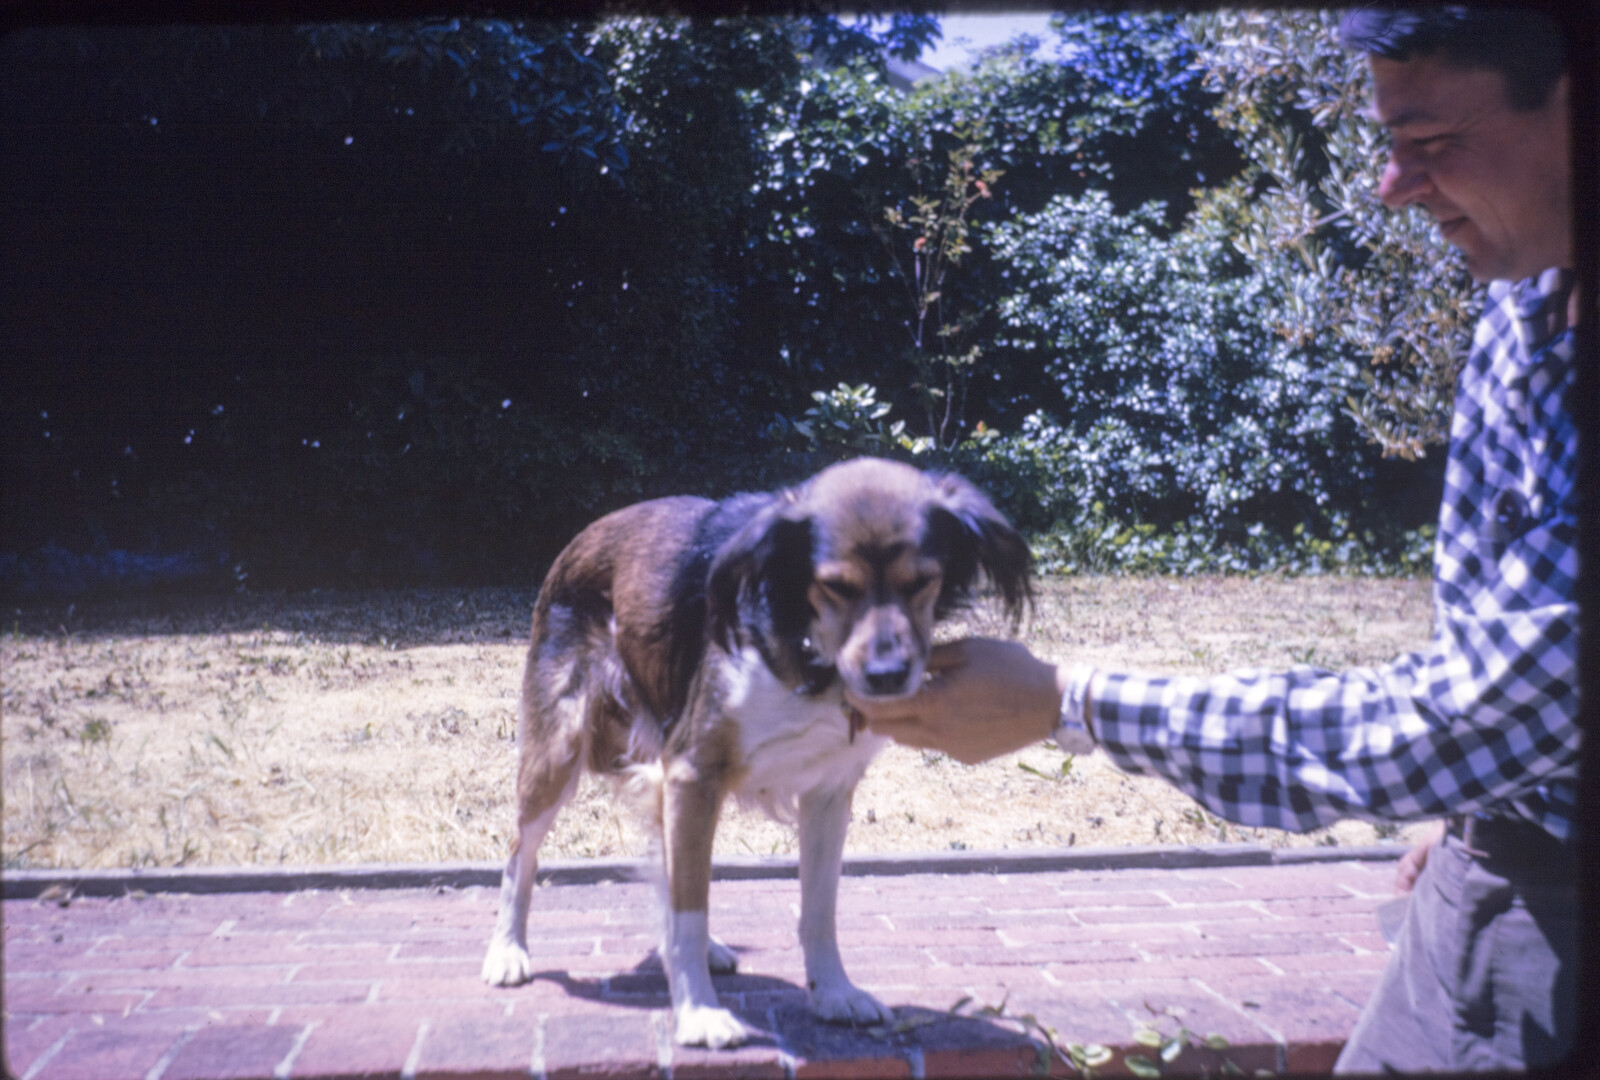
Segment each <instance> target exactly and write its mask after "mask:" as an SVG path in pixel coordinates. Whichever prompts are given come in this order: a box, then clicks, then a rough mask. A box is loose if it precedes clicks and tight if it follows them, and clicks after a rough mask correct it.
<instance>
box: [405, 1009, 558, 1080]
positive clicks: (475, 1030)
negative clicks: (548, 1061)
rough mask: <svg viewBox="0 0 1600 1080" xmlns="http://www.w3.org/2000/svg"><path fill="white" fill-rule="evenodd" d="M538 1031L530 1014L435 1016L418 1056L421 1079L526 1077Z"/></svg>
mask: <svg viewBox="0 0 1600 1080" xmlns="http://www.w3.org/2000/svg"><path fill="white" fill-rule="evenodd" d="M538 1034H539V1029H538V1024H537V1021H536V1020H535V1019H534V1018H530V1017H521V1016H517V1017H512V1016H481V1015H479V1016H470V1015H469V1016H462V1015H445V1016H443V1017H439V1018H437V1019H434V1020H431V1021H430V1022H429V1026H428V1031H427V1033H426V1034H425V1035H424V1036H423V1037H422V1045H421V1049H420V1053H419V1055H418V1058H417V1072H416V1075H417V1080H427V1078H430V1077H434V1078H444V1077H451V1078H457V1077H465V1076H470V1077H474V1078H489V1077H517V1078H519V1080H523V1078H526V1077H527V1075H528V1070H529V1068H530V1066H531V1064H532V1062H533V1052H534V1049H535V1046H536V1043H537V1040H538ZM408 1052H409V1050H408Z"/></svg>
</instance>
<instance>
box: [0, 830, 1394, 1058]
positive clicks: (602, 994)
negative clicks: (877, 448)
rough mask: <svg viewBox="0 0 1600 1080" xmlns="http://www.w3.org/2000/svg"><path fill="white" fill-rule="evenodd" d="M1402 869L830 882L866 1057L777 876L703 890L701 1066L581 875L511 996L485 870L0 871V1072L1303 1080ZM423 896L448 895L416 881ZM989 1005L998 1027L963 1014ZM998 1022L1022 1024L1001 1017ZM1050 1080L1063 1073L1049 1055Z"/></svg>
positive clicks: (783, 872) (1265, 864) (645, 895)
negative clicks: (1153, 1067)
mask: <svg viewBox="0 0 1600 1080" xmlns="http://www.w3.org/2000/svg"><path fill="white" fill-rule="evenodd" d="M1399 850H1400V849H1399V848H1395V849H1360V850H1350V849H1345V850H1343V851H1340V850H1338V849H1316V850H1311V851H1308V850H1305V849H1301V850H1300V852H1298V853H1289V854H1288V855H1285V854H1284V853H1278V854H1277V856H1276V857H1275V856H1274V853H1272V852H1268V851H1267V850H1266V849H1261V848H1248V847H1245V846H1242V845H1241V846H1239V847H1237V848H1233V849H1227V850H1218V849H1170V848H1169V849H1159V850H1158V849H1147V850H1145V851H1144V852H1139V851H1135V852H1103V853H1095V852H1082V851H1074V852H1071V853H1069V854H1067V855H1063V856H1061V857H1057V858H1053V859H1052V858H1034V859H1031V860H1030V859H1028V858H1020V857H1016V856H1014V855H1011V854H1010V853H1006V854H1004V855H1001V856H992V857H991V856H983V855H970V856H962V857H959V858H956V859H951V860H922V861H920V862H919V861H917V860H915V859H912V860H892V859H891V860H859V861H856V862H854V863H853V865H852V866H851V867H850V868H849V869H850V874H849V876H847V877H846V878H845V880H844V882H843V885H842V887H841V893H840V928H839V929H840V940H841V946H842V949H843V952H844V957H845V962H846V965H847V966H848V968H849V970H850V972H851V974H852V976H853V977H854V978H855V980H856V981H857V982H858V983H859V984H861V985H862V986H864V987H865V988H867V989H869V990H871V991H873V992H874V993H876V994H878V995H879V996H880V997H881V998H883V1000H884V1001H885V1002H887V1003H889V1004H891V1005H893V1006H895V1007H896V1012H897V1016H898V1017H899V1021H900V1022H899V1023H898V1024H897V1025H895V1027H894V1028H893V1029H889V1030H865V1029H861V1030H852V1029H850V1028H837V1027H830V1026H827V1025H823V1024H820V1023H818V1022H816V1021H815V1020H813V1019H812V1018H811V1017H810V1015H809V1013H808V1012H807V1010H806V1007H805V992H804V990H803V980H804V976H803V972H802V966H801V961H800V953H799V949H798V946H797V944H796V942H795V937H794V925H795V921H796V918H797V914H798V902H799V895H798V886H797V884H796V882H795V881H794V880H793V879H792V876H789V875H792V865H789V866H785V865H784V864H781V863H771V862H760V861H757V860H750V861H748V862H744V863H735V864H730V865H728V866H726V867H723V868H722V876H723V877H724V878H731V879H732V880H721V881H719V882H718V883H717V884H716V885H715V886H714V887H713V889H712V895H711V902H712V914H711V920H712V929H713V931H714V932H716V933H717V934H718V935H719V936H721V937H722V938H723V939H724V940H726V941H727V942H728V943H729V944H730V945H732V946H734V947H735V948H736V949H737V950H739V952H740V953H741V965H740V972H739V974H737V975H732V976H727V977H719V978H717V980H716V983H717V986H718V989H719V991H720V993H721V995H722V998H723V1001H724V1003H726V1004H728V1005H729V1006H730V1007H732V1008H734V1009H735V1010H736V1011H738V1012H739V1013H740V1014H741V1015H742V1016H743V1017H744V1018H745V1019H746V1020H747V1021H749V1022H750V1023H751V1024H753V1025H755V1026H756V1027H759V1028H760V1029H762V1030H763V1031H764V1032H766V1033H767V1035H766V1037H764V1038H763V1039H762V1040H760V1041H759V1042H757V1043H756V1044H754V1045H751V1046H746V1047H743V1048H741V1049H738V1050H733V1051H721V1052H707V1051H704V1050H691V1049H685V1048H682V1047H677V1046H674V1045H673V1044H672V1041H671V1038H670V1025H669V1023H668V1020H669V1012H668V999H667V991H666V985H665V981H664V980H663V978H662V976H661V969H660V966H659V964H658V963H657V962H655V960H654V959H653V958H651V957H650V956H649V950H650V947H651V944H652V941H651V932H652V931H651V927H652V919H651V908H650V896H649V890H648V889H647V887H646V886H644V885H640V884H635V883H627V882H616V881H609V880H601V881H598V882H596V881H593V880H592V879H593V878H595V877H602V878H604V877H606V876H607V873H608V872H609V871H608V870H607V868H606V867H604V866H602V867H600V868H599V869H598V870H597V869H595V868H594V867H593V866H591V867H589V868H588V869H585V868H583V867H578V866H570V867H569V868H567V869H566V870H565V871H562V870H561V869H560V868H557V871H558V872H557V873H556V875H555V877H556V878H557V880H558V881H559V880H563V879H564V880H566V881H569V882H572V881H583V880H584V879H586V878H587V879H591V880H589V881H588V883H559V884H552V885H548V886H546V887H543V888H541V889H540V890H539V891H538V892H537V893H536V894H535V899H534V914H533V919H532V923H531V926H530V937H531V938H532V949H531V951H532V952H533V953H534V956H535V960H536V963H537V966H538V969H539V973H538V975H537V977H536V978H535V979H534V981H533V982H531V983H529V984H528V985H526V986H523V987H520V988H517V989H512V990H503V989H491V988H490V987H487V986H485V985H484V984H482V983H481V982H479V981H478V964H479V961H480V959H481V952H482V949H483V946H484V943H485V941H486V940H487V936H488V933H489V929H490V927H491V925H492V923H493V920H494V906H495V900H496V896H495V889H494V888H493V887H492V886H491V885H489V884H488V882H489V881H490V880H491V879H492V877H493V873H492V870H491V869H490V868H487V867H481V866H480V867H470V868H433V869H434V870H436V871H437V872H436V873H431V874H430V868H405V869H400V870H395V871H394V872H393V873H391V874H389V875H388V876H385V875H384V873H382V872H378V873H373V872H371V871H370V870H368V871H363V870H362V868H348V869H346V870H343V871H340V870H329V871H327V872H326V873H324V874H322V875H320V876H319V875H306V874H303V873H299V872H296V871H290V872H287V873H280V874H279V875H278V876H274V875H273V874H271V873H267V874H265V875H262V874H253V873H246V872H241V873H238V874H233V875H229V874H222V875H206V874H200V875H187V876H185V875H183V874H181V873H180V874H176V875H165V876H164V875H159V874H152V875H144V876H142V877H141V878H139V879H138V880H136V881H130V880H129V879H128V878H127V877H126V876H125V875H124V876H117V875H92V874H91V875H80V876H78V877H77V878H76V879H73V878H72V876H71V875H56V877H57V878H60V879H62V880H72V881H73V884H72V886H71V889H72V892H71V895H70V896H69V895H64V894H66V893H67V892H68V890H67V889H63V888H60V887H58V888H56V889H54V890H53V891H49V892H46V893H45V895H44V896H39V895H38V894H39V893H40V892H41V890H44V889H45V888H46V887H47V886H48V885H49V884H50V883H51V881H52V877H51V875H48V874H43V873H31V874H25V875H19V874H11V875H7V878H6V881H5V885H6V895H7V897H8V899H7V900H6V901H5V905H4V910H5V916H4V918H5V953H4V961H5V981H4V992H5V1050H6V1055H7V1061H8V1065H9V1074H10V1075H12V1076H16V1077H20V1078H22V1080H50V1078H58V1077H60V1078H65V1077H111V1078H123V1077H142V1078H146V1080H187V1078H197V1077H205V1078H223V1077H294V1078H299V1077H356V1076H399V1077H418V1078H422V1077H500V1076H506V1077H511V1076H516V1077H528V1076H533V1077H548V1078H550V1080H556V1078H563V1077H578V1076H607V1077H633V1076H639V1077H645V1076H650V1077H673V1078H676V1080H690V1078H694V1077H732V1076H753V1077H757V1076H770V1077H786V1076H795V1077H827V1076H840V1077H843V1076H850V1077H865V1076H882V1077H897V1076H904V1077H936V1076H1012V1075H1026V1074H1028V1073H1030V1072H1031V1071H1032V1070H1033V1069H1034V1067H1035V1066H1036V1065H1037V1064H1038V1061H1039V1047H1040V1045H1042V1041H1041V1040H1040V1038H1039V1033H1040V1031H1041V1030H1043V1029H1044V1028H1049V1029H1053V1031H1054V1033H1055V1036H1056V1038H1057V1040H1058V1041H1059V1043H1060V1044H1061V1045H1062V1046H1063V1047H1065V1046H1066V1045H1067V1044H1078V1045H1080V1046H1091V1045H1093V1044H1099V1045H1101V1046H1103V1047H1104V1048H1106V1050H1107V1051H1109V1052H1110V1054H1111V1059H1110V1061H1109V1062H1108V1063H1106V1064H1104V1065H1101V1066H1100V1067H1098V1068H1096V1069H1095V1070H1094V1071H1095V1073H1096V1074H1097V1075H1116V1074H1125V1073H1127V1072H1129V1071H1130V1068H1132V1069H1134V1070H1137V1069H1139V1068H1140V1067H1141V1066H1142V1065H1143V1064H1144V1063H1143V1062H1140V1061H1138V1060H1135V1061H1134V1062H1133V1063H1132V1065H1131V1066H1130V1065H1129V1058H1130V1057H1132V1058H1143V1059H1145V1061H1146V1062H1150V1063H1152V1064H1154V1063H1156V1062H1157V1061H1158V1059H1159V1056H1160V1051H1161V1045H1162V1043H1163V1041H1165V1043H1166V1044H1167V1045H1168V1046H1169V1047H1170V1049H1169V1050H1168V1053H1169V1054H1171V1053H1173V1052H1174V1051H1175V1050H1177V1049H1178V1047H1176V1046H1172V1040H1173V1037H1174V1036H1176V1035H1178V1034H1179V1031H1180V1028H1186V1029H1187V1030H1188V1032H1189V1033H1191V1035H1192V1040H1191V1043H1190V1045H1187V1046H1185V1047H1183V1048H1182V1050H1181V1053H1178V1054H1177V1056H1176V1057H1174V1058H1172V1060H1170V1061H1168V1062H1163V1063H1162V1068H1163V1069H1164V1071H1165V1074H1166V1075H1169V1076H1170V1075H1179V1074H1200V1073H1201V1072H1205V1073H1208V1074H1210V1075H1213V1076H1214V1075H1218V1074H1219V1073H1222V1072H1227V1071H1230V1070H1229V1069H1228V1064H1229V1063H1231V1065H1232V1066H1235V1067H1237V1068H1238V1069H1240V1070H1242V1072H1243V1073H1244V1074H1246V1075H1250V1074H1253V1073H1255V1072H1256V1071H1257V1070H1259V1069H1267V1070H1272V1071H1274V1072H1280V1073H1281V1072H1317V1071H1325V1070H1326V1069H1327V1068H1328V1067H1329V1066H1330V1065H1331V1064H1332V1062H1333V1060H1334V1057H1335V1056H1336V1055H1337V1053H1338V1050H1339V1047H1340V1046H1341V1045H1342V1044H1343V1042H1344V1040H1345V1038H1346V1036H1347V1035H1348V1033H1349V1031H1350V1029H1351V1027H1352V1025H1353V1024H1354V1022H1355V1019H1356V1015H1357V1012H1358V1010H1359V1008H1360V1005H1361V1003H1362V1002H1363V1001H1364V1000H1365V999H1366V997H1367V995H1368V994H1369V993H1370V992H1371V990H1372V988H1373V986H1374V985H1375V983H1376V980H1377V977H1378V973H1379V971H1380V970H1381V969H1382V967H1383V964H1384V961H1385V958H1386V955H1387V952H1388V946H1387V945H1386V944H1385V942H1384V939H1383V937H1382V935H1381V934H1380V933H1379V931H1378V926H1377V922H1376V919H1375V916H1374V910H1375V909H1376V907H1377V906H1378V904H1379V903H1381V902H1382V901H1383V900H1385V899H1387V898H1388V897H1389V895H1390V891H1391V890H1390V883H1391V881H1392V879H1393V873H1394V867H1393V863H1392V861H1390V860H1391V859H1392V858H1393V857H1394V856H1395V855H1397V854H1398V853H1399ZM1186 851H1188V852H1189V854H1188V855H1185V852H1186ZM1317 860H1327V861H1317ZM1141 863H1142V864H1144V865H1141ZM613 869H614V868H613ZM297 875H298V876H297ZM430 876H431V877H432V878H434V879H437V880H439V881H445V882H449V884H445V885H433V886H429V887H418V886H417V885H416V884H415V883H416V882H418V881H422V880H426V879H428V878H429V877H430ZM406 882H410V883H412V884H411V887H391V888H372V887H356V886H358V885H368V886H370V885H372V884H384V883H397V884H404V883H406ZM309 886H317V887H309ZM162 889H192V890H201V891H198V892H176V891H171V892H162V891H158V890H162ZM217 889H248V890H251V891H227V892H217V891H207V890H217ZM285 889H293V891H284V890H285ZM97 892H98V893H102V894H104V893H113V894H120V895H109V896H108V895H99V896H95V895H89V894H93V893H97ZM963 998H970V999H971V1001H970V1002H969V1003H968V1004H967V1005H966V1006H965V1007H964V1008H963V1009H962V1010H961V1012H962V1014H963V1015H960V1016H951V1015H949V1010H950V1009H951V1007H952V1006H954V1005H956V1004H957V1002H959V1001H960V1000H961V999H963ZM1002 1003H1004V1013H1005V1016H1004V1017H994V1016H992V1015H991V1016H982V1015H972V1013H973V1012H974V1011H975V1010H977V1009H978V1008H979V1007H981V1006H984V1005H987V1006H995V1007H998V1006H1000V1005H1001V1004H1002ZM1022 1016H1031V1017H1033V1018H1034V1021H1035V1022H1034V1023H1032V1024H1029V1023H1025V1022H1022V1021H1020V1020H1011V1019H1007V1018H1008V1017H1022ZM1150 1028H1154V1030H1155V1034H1152V1033H1151V1031H1150ZM1141 1029H1143V1030H1141ZM1030 1036H1031V1037H1030ZM1207 1036H1220V1038H1219V1039H1214V1040H1213V1043H1214V1046H1211V1047H1207V1046H1205V1045H1202V1043H1203V1040H1204V1039H1205V1037H1207ZM1163 1037H1164V1039H1163ZM1151 1043H1155V1044H1156V1045H1154V1046H1152V1045H1150V1044H1151ZM1052 1071H1053V1072H1056V1073H1058V1074H1061V1075H1075V1073H1074V1072H1073V1070H1072V1069H1071V1068H1070V1067H1069V1066H1067V1065H1066V1064H1065V1063H1063V1062H1062V1061H1061V1060H1060V1059H1059V1058H1058V1059H1056V1060H1055V1061H1054V1063H1053V1070H1052Z"/></svg>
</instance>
